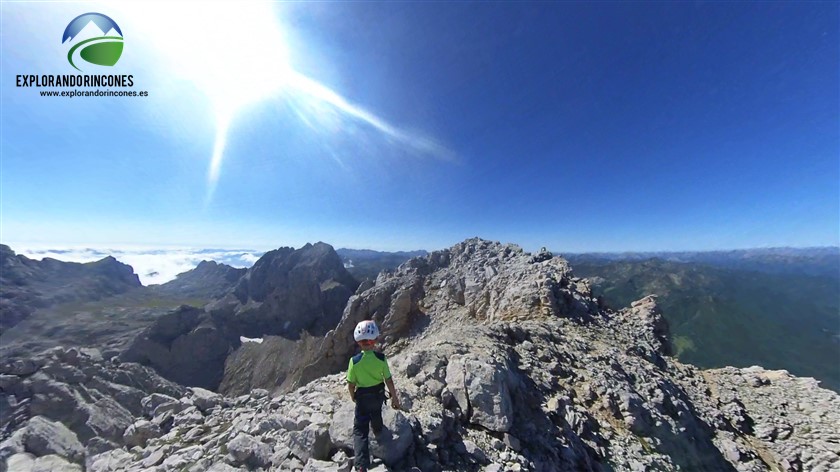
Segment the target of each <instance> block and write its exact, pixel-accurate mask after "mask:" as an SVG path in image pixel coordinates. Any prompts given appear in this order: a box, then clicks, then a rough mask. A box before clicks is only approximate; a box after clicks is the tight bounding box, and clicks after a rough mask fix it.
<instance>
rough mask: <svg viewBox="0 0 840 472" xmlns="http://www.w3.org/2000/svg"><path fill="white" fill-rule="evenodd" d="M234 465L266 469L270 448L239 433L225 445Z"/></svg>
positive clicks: (249, 436) (247, 435)
mask: <svg viewBox="0 0 840 472" xmlns="http://www.w3.org/2000/svg"><path fill="white" fill-rule="evenodd" d="M227 448H228V452H229V453H230V455H231V457H232V458H233V461H234V465H244V466H247V467H252V468H256V467H266V466H267V465H268V464H269V463H270V456H271V448H270V447H269V446H268V444H264V443H262V442H260V441H259V440H257V439H256V438H254V437H253V436H251V435H249V434H246V433H239V434H237V435H236V437H235V438H233V440H232V441H230V442H229V443H228V445H227Z"/></svg>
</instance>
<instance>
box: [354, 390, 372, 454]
mask: <svg viewBox="0 0 840 472" xmlns="http://www.w3.org/2000/svg"><path fill="white" fill-rule="evenodd" d="M369 428H370V416H369V415H368V414H367V412H366V411H365V409H364V402H363V401H362V399H361V398H359V397H357V398H356V415H355V418H354V419H353V453H354V454H355V457H354V458H353V465H354V467H355V468H356V470H359V469H367V468H368V467H369V466H370V456H369V449H370V440H369V439H368V432H369Z"/></svg>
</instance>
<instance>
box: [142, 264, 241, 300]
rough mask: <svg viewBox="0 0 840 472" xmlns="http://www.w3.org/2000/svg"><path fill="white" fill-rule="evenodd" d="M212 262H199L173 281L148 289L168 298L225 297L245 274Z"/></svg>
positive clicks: (239, 270)
mask: <svg viewBox="0 0 840 472" xmlns="http://www.w3.org/2000/svg"><path fill="white" fill-rule="evenodd" d="M247 271H248V270H247V269H237V268H234V267H231V266H229V265H225V264H219V263H217V262H214V261H201V262H200V263H199V264H198V265H197V266H196V267H195V269H192V270H189V271H187V272H183V273H181V274H178V275H177V276H176V277H175V280H171V281H169V282H166V283H165V284H161V285H153V286H150V287H149V288H150V289H151V290H152V291H153V292H154V293H160V294H164V295H169V296H179V297H196V298H207V299H216V298H221V297H224V296H225V295H227V293H228V292H230V291H231V290H232V289H233V288H234V287H235V286H236V284H237V282H239V279H240V278H242V276H243V275H245V273H246V272H247Z"/></svg>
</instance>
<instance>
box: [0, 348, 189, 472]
mask: <svg viewBox="0 0 840 472" xmlns="http://www.w3.org/2000/svg"><path fill="white" fill-rule="evenodd" d="M30 361H31V362H29V363H20V362H15V361H14V360H8V361H7V362H6V363H4V364H0V372H3V375H4V376H6V377H7V383H6V384H5V387H4V388H3V389H2V390H0V399H2V400H3V401H5V402H6V404H7V405H8V408H7V407H4V412H3V413H4V415H3V422H2V424H0V431H5V432H14V434H11V435H8V434H4V436H3V438H5V440H4V441H3V442H2V445H1V446H0V462H2V460H6V459H8V458H9V457H10V456H11V455H13V454H16V453H22V452H29V453H32V454H34V455H35V456H43V455H48V454H57V455H59V456H61V457H64V458H65V459H67V460H69V461H71V462H76V463H79V464H81V463H82V461H83V459H84V457H85V455H86V452H85V449H86V448H89V449H90V450H93V451H101V449H102V448H103V446H105V447H118V446H119V445H120V444H122V441H123V437H124V433H125V431H126V429H127V428H128V427H129V426H131V425H132V424H133V423H134V422H135V421H136V416H137V415H140V414H142V411H143V405H142V399H143V397H144V396H146V395H147V393H146V392H156V391H157V392H166V393H169V394H171V395H173V396H178V397H180V396H181V394H182V392H183V391H184V389H183V388H182V387H179V386H177V385H174V384H172V383H170V382H168V381H166V380H164V379H162V378H161V377H159V376H158V375H157V374H155V373H154V372H153V371H151V370H150V369H147V368H144V367H142V366H139V365H137V364H112V363H110V362H105V361H103V360H102V356H101V355H99V354H98V353H97V352H95V351H90V350H78V349H75V348H69V349H65V348H55V349H53V350H51V351H50V352H48V353H46V354H45V355H44V356H43V357H38V358H35V359H31V360H30ZM24 364H25V366H26V368H21V366H22V365H24ZM33 366H34V371H33V369H32V368H30V367H33Z"/></svg>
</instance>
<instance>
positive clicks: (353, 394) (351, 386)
mask: <svg viewBox="0 0 840 472" xmlns="http://www.w3.org/2000/svg"><path fill="white" fill-rule="evenodd" d="M347 390H349V391H350V399H351V400H353V401H354V402H355V401H356V384H354V383H350V382H347Z"/></svg>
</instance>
